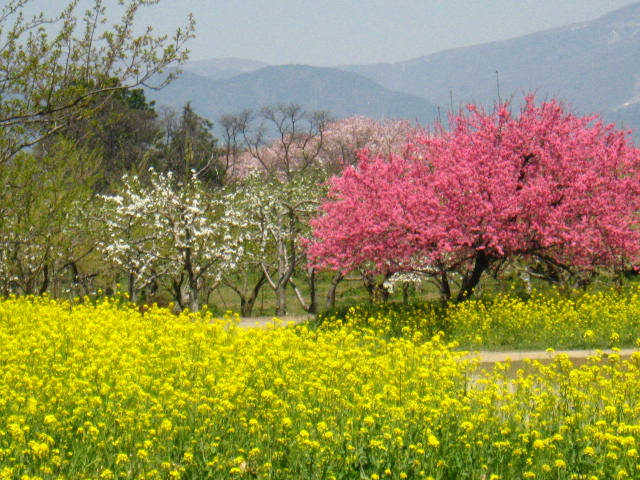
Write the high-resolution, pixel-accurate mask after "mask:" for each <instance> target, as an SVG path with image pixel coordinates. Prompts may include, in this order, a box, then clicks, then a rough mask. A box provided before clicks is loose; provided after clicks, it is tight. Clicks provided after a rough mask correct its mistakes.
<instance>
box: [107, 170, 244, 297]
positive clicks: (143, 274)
mask: <svg viewBox="0 0 640 480" xmlns="http://www.w3.org/2000/svg"><path fill="white" fill-rule="evenodd" d="M102 200H103V211H102V215H101V218H102V219H103V221H104V224H105V227H106V228H105V235H104V238H103V239H102V240H101V241H100V243H99V245H98V246H99V249H100V251H101V252H102V253H103V254H104V256H105V257H106V258H107V259H108V260H109V261H110V262H111V263H112V264H113V265H115V266H117V267H118V268H120V269H121V270H122V271H124V272H126V273H127V274H128V275H129V276H130V279H131V280H130V281H132V282H134V284H135V287H134V290H141V289H143V288H145V287H146V286H148V285H150V284H152V283H154V282H161V281H162V282H169V284H170V285H171V286H170V289H171V288H173V291H174V293H175V294H176V295H177V298H176V300H177V301H178V302H179V303H180V304H181V305H183V306H189V307H190V308H194V306H195V308H197V305H198V303H197V302H198V300H197V297H198V295H200V294H202V292H203V289H204V288H206V287H207V286H209V287H211V286H212V285H215V284H216V283H217V282H219V280H220V279H221V277H222V275H224V273H225V272H226V271H227V270H229V269H234V268H235V266H236V263H237V258H238V256H239V255H241V254H242V247H241V245H240V244H241V241H240V240H241V239H239V238H238V237H237V235H236V234H235V230H237V229H238V224H237V222H235V223H234V222H233V221H230V222H229V221H226V219H225V215H224V206H223V204H222V202H221V199H219V198H216V197H215V196H214V195H212V194H210V193H208V192H206V191H205V190H204V188H203V186H202V185H201V183H200V182H199V181H198V180H197V179H196V178H192V180H191V181H190V182H189V183H188V184H186V185H183V184H178V183H177V182H176V181H175V179H174V177H173V175H172V174H171V173H167V174H164V173H158V172H156V171H154V170H149V175H148V177H147V178H146V179H145V181H144V182H143V181H142V180H141V179H140V178H138V177H136V176H127V177H125V178H123V188H122V190H121V192H120V193H119V194H117V195H110V196H103V197H102Z"/></svg>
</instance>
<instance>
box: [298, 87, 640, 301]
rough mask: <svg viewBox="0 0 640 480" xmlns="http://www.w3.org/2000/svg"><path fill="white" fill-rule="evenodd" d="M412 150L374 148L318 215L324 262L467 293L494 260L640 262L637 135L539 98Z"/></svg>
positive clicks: (461, 118)
mask: <svg viewBox="0 0 640 480" xmlns="http://www.w3.org/2000/svg"><path fill="white" fill-rule="evenodd" d="M450 124H451V125H452V127H451V129H450V130H449V131H445V130H443V129H438V130H436V131H434V132H421V133H417V134H416V135H414V137H413V138H412V140H411V142H409V143H408V144H407V146H406V149H405V151H404V153H403V154H402V155H398V154H395V155H394V154H392V155H389V156H376V155H370V154H367V152H363V153H362V154H361V156H360V161H359V163H358V165H357V166H353V167H348V168H346V169H345V170H344V171H343V173H342V175H341V176H339V177H335V178H333V179H332V181H331V189H330V197H329V199H328V200H327V201H326V202H325V203H324V205H323V206H322V212H323V214H322V215H321V216H320V217H318V218H317V219H315V220H313V221H312V227H313V239H312V242H311V243H310V245H309V248H308V255H309V258H310V259H311V262H312V264H313V265H315V266H318V267H330V268H333V269H336V270H339V271H343V272H346V271H350V270H354V269H357V268H360V267H362V266H363V265H367V266H370V268H375V269H377V270H378V271H380V272H401V271H416V270H417V271H424V272H427V273H429V274H431V275H433V276H435V277H437V278H438V280H439V283H440V289H441V293H442V296H443V297H444V298H446V299H448V298H449V297H450V296H451V290H450V281H449V280H450V275H451V273H452V272H456V273H457V274H459V275H460V278H461V280H460V289H459V292H458V294H457V297H456V299H457V300H463V299H465V298H467V297H468V296H469V295H471V293H472V292H473V290H474V288H475V287H476V286H477V285H478V282H479V281H480V279H481V277H482V275H483V273H485V272H486V271H487V270H488V269H489V268H490V267H491V266H492V265H494V264H496V263H498V262H500V261H503V260H504V259H508V258H514V257H524V258H531V257H533V258H536V259H538V260H543V261H547V262H551V263H554V264H557V265H570V266H572V267H574V268H581V269H584V270H589V269H594V268H598V267H606V268H611V267H614V268H616V267H618V268H619V267H621V266H622V265H625V264H628V263H629V262H631V263H633V262H636V261H637V260H638V253H639V250H640V230H639V229H638V228H637V223H638V218H637V212H638V211H639V210H640V182H639V180H640V179H639V178H638V174H639V169H640V154H639V152H638V150H637V149H636V148H635V147H634V146H633V144H632V143H631V142H630V141H629V138H628V132H624V131H621V130H617V129H615V128H614V126H613V125H604V124H602V122H601V121H600V120H599V119H598V118H596V117H581V116H578V115H575V114H573V113H570V112H567V111H566V110H565V109H564V108H563V106H562V105H561V104H560V103H559V102H557V101H555V100H551V101H547V102H544V103H541V104H539V105H537V104H536V103H535V99H534V98H533V96H528V97H527V98H526V100H525V102H524V105H523V107H522V108H521V109H520V111H519V112H518V113H517V114H513V113H512V112H511V111H510V105H509V104H501V105H498V106H496V107H495V109H494V110H493V111H491V112H484V111H482V110H480V109H478V108H476V107H474V106H470V107H468V114H466V115H465V114H462V113H461V114H460V115H458V116H456V117H454V118H452V119H451V123H450Z"/></svg>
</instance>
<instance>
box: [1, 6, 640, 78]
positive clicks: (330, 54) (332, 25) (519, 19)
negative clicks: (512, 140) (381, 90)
mask: <svg viewBox="0 0 640 480" xmlns="http://www.w3.org/2000/svg"><path fill="white" fill-rule="evenodd" d="M85 1H87V0H85ZM636 1H637V0H358V1H356V0H161V1H160V3H159V4H158V5H156V6H153V7H148V8H146V9H145V10H144V16H143V17H141V19H140V20H141V22H143V23H145V24H150V25H153V26H154V28H155V29H156V30H157V31H167V32H169V31H171V29H172V28H174V27H176V26H177V25H179V24H180V22H182V21H183V19H184V18H185V17H186V14H187V13H189V12H191V13H193V14H194V15H195V17H196V21H197V38H196V39H195V40H194V41H193V42H192V43H191V45H190V50H191V58H192V59H193V60H198V59H206V58H220V57H240V58H247V59H253V60H260V61H263V62H266V63H270V64H285V63H306V64H311V65H322V66H327V65H337V64H342V63H373V62H383V61H384V62H393V61H402V60H408V59H410V58H414V57H418V56H421V55H425V54H427V53H432V52H436V51H439V50H444V49H448V48H454V47H460V46H466V45H472V44H477V43H484V42H490V41H494V40H502V39H506V38H511V37H516V36H519V35H524V34H527V33H531V32H535V31H538V30H543V29H547V28H553V27H558V26H562V25H566V24H569V23H575V22H580V21H584V20H590V19H594V18H597V17H599V16H601V15H603V14H604V13H606V12H609V11H612V10H616V9H618V8H620V7H623V6H625V5H629V4H631V3H634V2H636ZM0 3H2V0H0ZM52 3H54V2H53V1H49V0H33V4H32V7H31V8H33V7H37V6H39V7H40V8H42V7H43V6H44V5H51V4H52ZM55 3H56V4H58V1H57V0H56V2H55ZM60 3H66V2H62V1H61V2H60ZM104 3H105V5H107V6H109V5H115V4H116V3H117V1H116V0H104Z"/></svg>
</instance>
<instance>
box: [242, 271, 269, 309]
mask: <svg viewBox="0 0 640 480" xmlns="http://www.w3.org/2000/svg"><path fill="white" fill-rule="evenodd" d="M265 283H267V277H266V275H265V274H264V272H263V273H262V275H261V276H260V278H259V279H258V282H257V283H256V284H255V285H254V286H253V289H252V290H251V293H250V294H249V295H243V294H239V295H240V315H241V316H243V317H250V316H251V313H252V312H253V306H254V305H255V304H256V300H257V298H258V294H259V293H260V289H261V288H262V287H263V286H264V284H265ZM236 292H238V291H237V290H236Z"/></svg>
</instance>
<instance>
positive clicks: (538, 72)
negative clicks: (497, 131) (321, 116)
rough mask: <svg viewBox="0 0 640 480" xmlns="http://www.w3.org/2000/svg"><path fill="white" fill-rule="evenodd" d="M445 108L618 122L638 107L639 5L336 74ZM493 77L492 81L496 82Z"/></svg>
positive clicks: (639, 77) (639, 71)
mask: <svg viewBox="0 0 640 480" xmlns="http://www.w3.org/2000/svg"><path fill="white" fill-rule="evenodd" d="M340 68H343V69H345V70H347V71H353V72H356V73H359V74H361V75H364V76H366V77H368V78H371V79H372V80H374V81H376V82H378V83H380V84H381V85H382V86H384V87H386V88H389V89H393V90H396V91H400V92H405V93H410V94H413V95H418V96H421V97H423V98H426V99H428V100H430V101H431V102H433V103H435V104H437V105H440V106H442V107H445V108H449V106H450V103H451V98H452V97H453V104H454V108H455V109H457V107H458V106H459V105H461V104H465V103H468V102H477V103H482V104H485V105H487V104H492V103H494V102H495V101H496V100H498V82H499V86H500V92H499V93H500V97H501V98H502V99H507V98H510V97H512V96H515V97H519V98H521V97H522V93H523V92H530V91H535V92H537V95H538V97H539V98H546V97H550V96H556V97H559V98H560V99H562V100H563V101H565V102H567V103H568V104H569V105H571V106H573V107H574V108H576V109H577V110H579V111H581V112H583V113H590V112H595V113H600V114H603V115H604V116H605V117H609V118H614V117H616V116H620V111H621V110H623V109H625V108H627V107H629V106H630V105H632V104H634V103H636V102H638V101H640V3H635V4H632V5H629V6H627V7H624V8H621V9H619V10H616V11H614V12H611V13H609V14H607V15H604V16H603V17H600V18H598V19H596V20H593V21H589V22H582V23H578V24H573V25H569V26H566V27H561V28H555V29H551V30H546V31H542V32H537V33H533V34H530V35H526V36H523V37H518V38H514V39H511V40H504V41H500V42H492V43H487V44H482V45H476V46H471V47H465V48H458V49H453V50H446V51H443V52H438V53H434V54H431V55H426V56H423V57H419V58H415V59H412V60H408V61H405V62H397V63H391V64H373V65H351V66H342V67H340ZM496 72H497V74H496Z"/></svg>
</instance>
